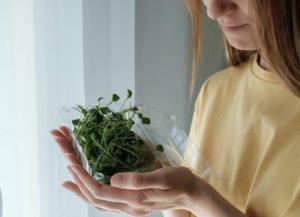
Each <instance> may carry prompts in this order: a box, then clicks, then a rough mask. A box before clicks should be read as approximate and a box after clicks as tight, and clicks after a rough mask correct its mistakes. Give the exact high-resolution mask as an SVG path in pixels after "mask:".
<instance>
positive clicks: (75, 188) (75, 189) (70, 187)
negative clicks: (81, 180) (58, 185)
mask: <svg viewBox="0 0 300 217" xmlns="http://www.w3.org/2000/svg"><path fill="white" fill-rule="evenodd" d="M63 187H64V188H66V189H68V190H69V191H71V192H73V193H74V194H76V195H77V196H78V197H80V198H81V199H82V200H83V201H85V202H86V203H89V201H88V199H87V198H86V197H85V196H84V195H83V194H82V193H81V191H80V189H79V188H78V186H77V185H76V184H75V183H73V182H70V181H67V182H64V183H63Z"/></svg>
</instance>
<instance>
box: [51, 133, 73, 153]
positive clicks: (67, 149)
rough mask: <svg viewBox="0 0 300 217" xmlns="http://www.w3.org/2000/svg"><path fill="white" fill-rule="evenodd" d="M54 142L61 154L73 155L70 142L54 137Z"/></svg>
mask: <svg viewBox="0 0 300 217" xmlns="http://www.w3.org/2000/svg"><path fill="white" fill-rule="evenodd" d="M54 140H55V142H56V144H58V146H59V147H60V149H61V151H62V152H63V154H67V153H73V144H72V142H71V141H69V140H66V139H65V138H64V137H56V138H54Z"/></svg>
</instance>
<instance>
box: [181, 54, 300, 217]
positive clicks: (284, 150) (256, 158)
mask: <svg viewBox="0 0 300 217" xmlns="http://www.w3.org/2000/svg"><path fill="white" fill-rule="evenodd" d="M256 59H257V55H253V56H252V57H251V58H250V59H249V60H248V61H247V62H245V63H243V64H241V65H239V66H236V67H229V68H227V69H225V70H223V71H220V72H218V73H216V74H214V75H212V76H211V77H210V78H209V79H207V80H206V81H205V82H204V84H203V85H202V87H201V90H200V93H199V95H198V97H197V100H196V103H195V111H194V115H193V119H192V125H191V128H190V134H189V138H190V141H191V142H192V143H193V144H194V145H195V148H196V151H197V153H198V154H197V153H195V150H193V149H192V148H190V146H188V147H187V150H186V153H185V158H184V161H183V165H184V166H187V167H189V168H191V169H192V170H193V171H194V172H195V173H196V174H197V175H199V176H201V174H200V173H201V171H202V169H203V168H202V167H203V164H202V163H203V161H205V162H206V163H207V164H208V165H209V166H210V167H211V168H212V170H213V173H212V174H213V176H211V177H208V178H207V179H206V180H207V182H208V183H210V184H211V185H212V186H213V187H214V188H215V189H216V190H217V191H218V192H219V193H220V194H221V195H223V197H225V198H226V199H227V200H228V201H229V202H231V203H232V204H233V205H234V206H235V207H237V208H238V209H240V210H241V211H242V212H243V213H246V214H247V215H248V216H249V217H300V99H299V98H298V97H296V96H295V95H293V94H292V92H290V91H289V90H288V89H287V88H286V87H285V86H284V85H283V84H282V83H281V82H280V80H279V78H278V77H277V76H276V75H275V73H274V74H273V73H271V72H268V71H265V70H263V69H262V68H260V67H259V65H258V64H257V61H256ZM195 155H196V157H195ZM191 156H193V157H191ZM199 168H201V169H199ZM202 172H203V171H202ZM218 173H220V174H221V175H220V176H218Z"/></svg>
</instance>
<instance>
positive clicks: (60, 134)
mask: <svg viewBox="0 0 300 217" xmlns="http://www.w3.org/2000/svg"><path fill="white" fill-rule="evenodd" d="M50 134H51V135H52V136H53V137H54V138H56V137H62V138H65V139H66V140H69V141H71V137H70V136H66V134H65V133H64V132H63V131H62V130H61V129H52V130H51V131H50Z"/></svg>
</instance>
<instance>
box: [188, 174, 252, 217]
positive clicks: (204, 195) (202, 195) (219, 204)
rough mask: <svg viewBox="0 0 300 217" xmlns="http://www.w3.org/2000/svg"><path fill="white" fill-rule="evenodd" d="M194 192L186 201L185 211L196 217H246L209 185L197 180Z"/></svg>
mask: <svg viewBox="0 0 300 217" xmlns="http://www.w3.org/2000/svg"><path fill="white" fill-rule="evenodd" d="M197 183H198V184H196V185H195V187H194V191H192V192H190V193H189V194H188V196H187V200H186V204H185V206H186V209H188V210H189V211H190V212H192V213H193V214H194V215H196V216H208V217H229V216H230V217H232V216H235V217H246V215H245V214H243V213H242V212H240V211H239V210H238V209H237V208H235V207H234V206H233V205H232V204H231V203H229V202H228V201H227V200H226V199H225V198H224V197H222V195H221V194H219V193H218V192H217V191H216V190H215V189H214V188H213V187H212V186H211V185H210V184H209V183H207V182H205V181H203V180H201V179H199V181H197Z"/></svg>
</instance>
